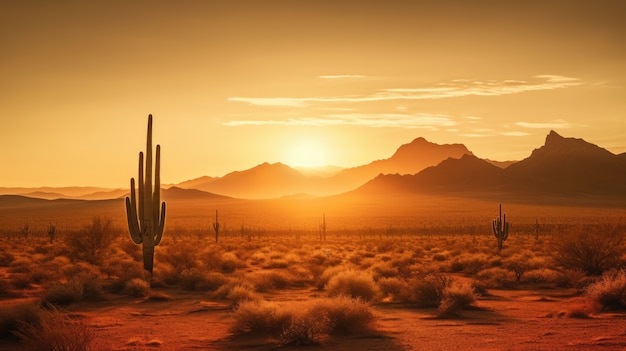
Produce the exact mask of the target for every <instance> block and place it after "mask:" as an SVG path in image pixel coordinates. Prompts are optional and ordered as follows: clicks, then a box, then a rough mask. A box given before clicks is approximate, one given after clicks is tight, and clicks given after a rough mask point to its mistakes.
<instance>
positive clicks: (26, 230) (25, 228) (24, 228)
mask: <svg viewBox="0 0 626 351" xmlns="http://www.w3.org/2000/svg"><path fill="white" fill-rule="evenodd" d="M20 232H21V233H22V236H23V237H24V239H28V233H30V228H29V227H28V223H24V225H23V226H22V228H20Z"/></svg>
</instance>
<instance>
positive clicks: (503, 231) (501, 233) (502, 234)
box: [491, 204, 510, 252]
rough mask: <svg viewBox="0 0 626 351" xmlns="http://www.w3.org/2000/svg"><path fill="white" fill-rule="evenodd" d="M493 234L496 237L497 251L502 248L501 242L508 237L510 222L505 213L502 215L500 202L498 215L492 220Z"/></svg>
mask: <svg viewBox="0 0 626 351" xmlns="http://www.w3.org/2000/svg"><path fill="white" fill-rule="evenodd" d="M491 226H492V228H493V235H495V237H496V239H498V252H500V250H502V243H503V242H504V241H506V239H507V238H508V237H509V228H510V224H509V222H507V221H506V213H505V214H504V216H503V215H502V204H500V215H499V217H496V218H495V219H494V220H493V221H492V222H491Z"/></svg>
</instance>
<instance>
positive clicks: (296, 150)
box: [289, 141, 327, 168]
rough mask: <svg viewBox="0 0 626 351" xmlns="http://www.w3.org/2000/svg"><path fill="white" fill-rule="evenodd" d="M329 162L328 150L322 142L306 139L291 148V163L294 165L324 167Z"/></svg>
mask: <svg viewBox="0 0 626 351" xmlns="http://www.w3.org/2000/svg"><path fill="white" fill-rule="evenodd" d="M326 164H327V159H326V150H325V149H324V147H323V146H321V145H320V143H316V142H314V141H305V142H301V143H300V144H296V145H294V147H293V148H292V149H291V150H290V155H289V165H290V166H292V167H310V168H314V167H322V166H325V165H326Z"/></svg>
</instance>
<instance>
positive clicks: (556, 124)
mask: <svg viewBox="0 0 626 351" xmlns="http://www.w3.org/2000/svg"><path fill="white" fill-rule="evenodd" d="M515 124H516V125H518V126H520V127H524V128H531V129H566V128H571V127H572V124H571V123H569V122H567V121H565V120H563V119H557V120H554V121H551V122H517V123H515Z"/></svg>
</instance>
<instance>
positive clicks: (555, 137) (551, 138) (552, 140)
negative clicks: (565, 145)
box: [545, 130, 565, 146]
mask: <svg viewBox="0 0 626 351" xmlns="http://www.w3.org/2000/svg"><path fill="white" fill-rule="evenodd" d="M564 140H565V138H564V137H562V136H561V135H560V134H559V133H557V132H555V131H554V130H551V131H550V133H549V134H548V135H547V136H546V142H545V145H546V146H549V145H554V144H557V145H558V144H560V143H562V142H563V141H564Z"/></svg>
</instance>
